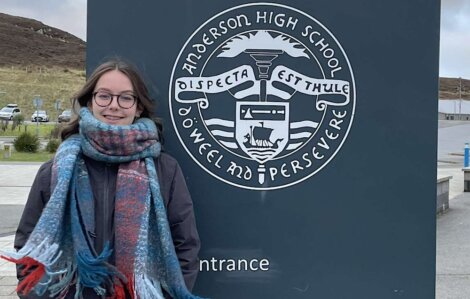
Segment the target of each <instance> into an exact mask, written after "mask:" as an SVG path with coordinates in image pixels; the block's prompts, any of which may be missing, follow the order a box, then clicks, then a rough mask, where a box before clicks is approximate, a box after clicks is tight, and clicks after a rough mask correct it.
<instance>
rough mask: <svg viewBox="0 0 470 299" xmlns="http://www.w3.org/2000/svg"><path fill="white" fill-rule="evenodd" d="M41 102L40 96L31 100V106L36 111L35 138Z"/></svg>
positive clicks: (37, 133) (37, 131) (37, 130)
mask: <svg viewBox="0 0 470 299" xmlns="http://www.w3.org/2000/svg"><path fill="white" fill-rule="evenodd" d="M42 104H43V100H42V99H41V96H40V95H35V96H34V99H33V106H34V108H35V109H36V136H37V137H38V138H39V121H38V117H39V109H41V107H42Z"/></svg>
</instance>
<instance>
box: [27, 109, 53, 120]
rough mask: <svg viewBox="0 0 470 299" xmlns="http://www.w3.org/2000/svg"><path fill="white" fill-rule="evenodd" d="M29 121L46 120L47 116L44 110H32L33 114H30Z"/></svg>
mask: <svg viewBox="0 0 470 299" xmlns="http://www.w3.org/2000/svg"><path fill="white" fill-rule="evenodd" d="M31 121H32V122H36V121H40V122H48V121H49V116H48V115H47V113H46V111H44V110H36V111H34V112H33V114H31Z"/></svg>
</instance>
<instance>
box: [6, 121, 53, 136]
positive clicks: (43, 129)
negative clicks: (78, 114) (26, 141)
mask: <svg viewBox="0 0 470 299" xmlns="http://www.w3.org/2000/svg"><path fill="white" fill-rule="evenodd" d="M59 126H60V125H59ZM0 127H1V126H0ZM55 127H56V125H55V124H44V123H39V125H37V124H36V123H33V124H27V125H26V124H23V125H20V126H18V127H17V128H15V130H11V123H10V125H9V126H8V128H7V129H6V130H5V131H3V130H1V129H0V137H2V136H13V137H18V136H19V135H20V134H21V133H24V132H29V133H31V134H33V135H36V130H37V129H39V137H40V138H41V137H42V138H49V137H50V136H51V131H52V130H53V129H54V128H55Z"/></svg>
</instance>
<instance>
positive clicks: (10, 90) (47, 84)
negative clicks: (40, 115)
mask: <svg viewBox="0 0 470 299" xmlns="http://www.w3.org/2000/svg"><path fill="white" fill-rule="evenodd" d="M85 79H86V78H85V71H84V70H76V69H66V68H57V67H55V68H45V67H41V68H39V67H9V68H8V67H0V108H2V107H4V106H6V104H9V103H15V104H18V106H19V108H20V109H21V112H22V114H23V116H24V117H25V119H29V118H30V117H31V114H32V113H33V112H34V111H35V110H36V109H35V108H34V107H33V99H34V98H35V96H36V95H40V97H41V98H42V99H43V107H42V108H41V109H42V110H46V111H47V112H48V114H49V118H50V119H57V116H58V114H59V112H58V111H56V110H55V109H54V103H55V101H56V100H57V99H60V100H61V110H64V109H70V108H71V102H70V99H71V98H72V97H73V95H74V94H75V93H76V92H77V91H79V89H80V88H81V87H82V86H83V85H84V84H85Z"/></svg>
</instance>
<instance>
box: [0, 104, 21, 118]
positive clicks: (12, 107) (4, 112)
mask: <svg viewBox="0 0 470 299" xmlns="http://www.w3.org/2000/svg"><path fill="white" fill-rule="evenodd" d="M18 114H21V110H20V108H18V105H17V104H8V105H6V106H5V107H3V108H2V109H1V110H0V119H6V120H12V119H13V117H15V116H16V115H18Z"/></svg>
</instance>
